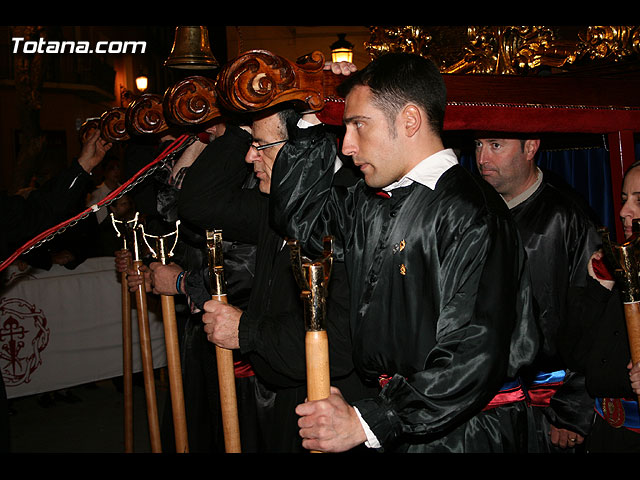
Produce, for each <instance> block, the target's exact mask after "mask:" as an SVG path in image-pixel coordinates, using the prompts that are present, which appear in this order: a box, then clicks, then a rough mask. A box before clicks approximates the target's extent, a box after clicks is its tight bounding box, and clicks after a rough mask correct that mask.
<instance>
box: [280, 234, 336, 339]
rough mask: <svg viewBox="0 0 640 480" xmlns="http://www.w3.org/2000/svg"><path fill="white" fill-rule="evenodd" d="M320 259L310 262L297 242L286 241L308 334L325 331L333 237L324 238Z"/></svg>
mask: <svg viewBox="0 0 640 480" xmlns="http://www.w3.org/2000/svg"><path fill="white" fill-rule="evenodd" d="M323 241H324V251H323V256H322V258H320V259H318V260H316V261H311V260H309V259H308V258H306V257H303V256H302V254H301V252H300V244H299V243H298V241H297V240H288V241H287V244H288V245H289V249H290V251H291V265H292V267H293V275H294V277H295V279H296V282H297V283H298V287H300V290H301V293H300V296H301V298H302V299H303V301H304V303H305V328H306V330H307V331H309V332H317V331H322V330H325V318H326V309H327V307H326V304H327V297H328V294H329V292H328V290H329V278H330V277H331V269H332V267H333V237H331V236H327V237H324V239H323Z"/></svg>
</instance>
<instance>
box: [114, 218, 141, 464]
mask: <svg viewBox="0 0 640 480" xmlns="http://www.w3.org/2000/svg"><path fill="white" fill-rule="evenodd" d="M111 224H112V225H113V228H114V229H115V231H116V234H117V235H118V238H122V250H121V252H122V253H124V254H126V256H127V259H128V260H129V263H131V262H130V258H131V257H130V256H129V248H128V242H129V243H130V242H131V240H132V239H133V229H134V228H136V225H137V224H138V213H137V212H136V215H135V217H134V218H133V219H132V220H129V221H125V220H116V219H115V217H114V216H113V213H111ZM130 266H131V265H130V264H129V265H128V266H127V269H128V267H130ZM120 276H121V279H120V283H121V288H122V368H123V372H122V376H123V380H124V382H123V383H124V451H125V453H132V452H133V350H132V341H131V292H129V288H128V285H127V272H126V270H125V271H124V272H121V274H120Z"/></svg>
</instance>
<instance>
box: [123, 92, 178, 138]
mask: <svg viewBox="0 0 640 480" xmlns="http://www.w3.org/2000/svg"><path fill="white" fill-rule="evenodd" d="M162 101H163V98H162V96H161V95H156V94H153V93H146V94H144V95H141V96H140V97H138V98H137V99H136V100H134V101H133V102H131V104H130V105H129V108H127V112H126V115H125V124H126V125H125V126H126V128H127V130H128V131H129V132H130V133H131V134H133V135H141V134H151V133H160V132H163V131H165V130H167V128H168V125H167V122H166V121H165V116H164V111H163V106H162Z"/></svg>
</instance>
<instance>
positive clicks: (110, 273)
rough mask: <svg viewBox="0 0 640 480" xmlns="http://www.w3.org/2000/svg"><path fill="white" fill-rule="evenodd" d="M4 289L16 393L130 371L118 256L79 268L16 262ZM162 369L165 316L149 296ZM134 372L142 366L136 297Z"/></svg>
mask: <svg viewBox="0 0 640 480" xmlns="http://www.w3.org/2000/svg"><path fill="white" fill-rule="evenodd" d="M5 273H6V275H5V277H6V278H5V283H4V285H3V286H2V287H1V289H0V369H1V372H2V376H3V378H4V383H5V386H6V390H7V396H8V397H9V398H13V397H21V396H25V395H32V394H35V393H40V392H48V391H53V390H59V389H62V388H67V387H71V386H74V385H81V384H84V383H89V382H93V381H98V380H103V379H106V378H113V377H117V376H120V375H122V372H123V359H122V354H123V349H122V344H123V341H122V310H121V308H122V296H121V287H120V280H119V275H118V273H117V272H116V271H115V263H114V258H113V257H100V258H90V259H87V260H86V261H85V262H83V263H82V264H80V265H79V266H78V267H77V268H75V269H74V270H69V269H66V268H64V267H62V266H59V265H54V266H53V267H52V268H51V270H48V271H47V270H38V269H33V268H30V269H28V270H26V271H24V272H20V271H19V270H18V269H17V268H16V267H14V266H10V267H9V268H7V271H6V272H5ZM147 298H148V310H149V331H150V336H151V343H152V353H153V365H154V368H159V367H163V366H165V365H166V352H165V342H164V329H163V324H162V313H161V308H160V304H159V302H158V301H157V300H156V296H154V295H147ZM131 310H132V311H131V323H132V329H131V330H132V331H131V334H132V335H131V336H132V348H133V371H134V372H139V371H141V370H142V365H141V361H140V357H141V355H140V344H139V336H138V320H137V312H136V302H135V296H134V295H132V296H131Z"/></svg>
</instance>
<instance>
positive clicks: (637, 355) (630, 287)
mask: <svg viewBox="0 0 640 480" xmlns="http://www.w3.org/2000/svg"><path fill="white" fill-rule="evenodd" d="M600 232H601V234H602V249H603V251H604V255H605V259H606V260H607V263H608V264H609V267H611V268H613V270H614V277H615V279H616V283H617V284H618V287H619V288H620V290H621V292H622V299H623V302H624V316H625V320H626V323H627V335H628V337H629V349H630V350H631V360H632V362H633V363H634V364H635V363H637V362H639V361H640V281H639V279H638V274H639V266H640V245H639V244H640V236H639V234H640V220H634V221H633V234H632V235H631V237H629V238H628V239H627V240H626V241H625V242H624V243H623V244H621V245H618V244H615V243H612V242H611V241H610V239H609V232H608V230H607V229H606V228H602V229H601V230H600ZM639 400H640V397H639Z"/></svg>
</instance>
